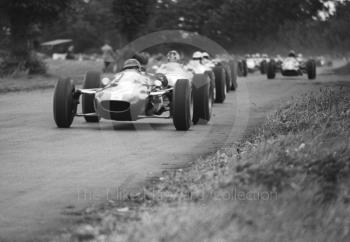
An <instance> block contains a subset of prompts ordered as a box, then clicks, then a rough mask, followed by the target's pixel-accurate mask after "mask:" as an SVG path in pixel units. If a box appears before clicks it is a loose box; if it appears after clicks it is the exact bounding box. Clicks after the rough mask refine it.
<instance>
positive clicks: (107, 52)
mask: <svg viewBox="0 0 350 242" xmlns="http://www.w3.org/2000/svg"><path fill="white" fill-rule="evenodd" d="M101 50H102V58H103V62H104V68H103V72H112V71H111V68H112V69H113V63H114V62H115V53H114V51H113V48H112V47H111V46H110V45H109V41H105V44H104V45H103V46H102V47H101Z"/></svg>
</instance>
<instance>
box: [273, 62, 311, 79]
mask: <svg viewBox="0 0 350 242" xmlns="http://www.w3.org/2000/svg"><path fill="white" fill-rule="evenodd" d="M277 71H280V72H281V74H282V76H302V75H303V74H304V73H306V74H307V76H308V79H310V80H313V79H315V78H316V62H315V60H313V59H309V60H305V59H299V58H296V57H294V56H288V57H287V58H285V59H284V60H283V61H282V62H281V63H277V61H276V60H274V59H271V60H270V61H269V62H268V65H267V78H268V79H274V78H275V77H276V72H277Z"/></svg>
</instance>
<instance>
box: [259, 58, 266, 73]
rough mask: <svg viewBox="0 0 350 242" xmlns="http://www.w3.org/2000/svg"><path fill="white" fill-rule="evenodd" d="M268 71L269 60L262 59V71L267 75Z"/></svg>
mask: <svg viewBox="0 0 350 242" xmlns="http://www.w3.org/2000/svg"><path fill="white" fill-rule="evenodd" d="M266 72H267V61H266V60H263V61H261V63H260V73H261V74H262V75H265V74H266Z"/></svg>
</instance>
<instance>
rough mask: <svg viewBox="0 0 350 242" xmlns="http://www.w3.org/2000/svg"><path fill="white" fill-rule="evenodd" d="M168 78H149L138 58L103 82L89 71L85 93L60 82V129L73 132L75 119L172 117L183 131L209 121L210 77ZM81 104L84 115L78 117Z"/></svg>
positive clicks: (56, 106) (56, 112)
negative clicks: (200, 122) (142, 69)
mask: <svg viewBox="0 0 350 242" xmlns="http://www.w3.org/2000/svg"><path fill="white" fill-rule="evenodd" d="M167 74H168V73H158V74H155V75H154V76H151V75H148V74H147V73H144V72H142V71H141V65H140V63H139V62H138V61H137V60H135V59H131V60H128V61H126V62H125V64H124V67H123V71H121V72H120V73H117V74H115V75H114V76H113V77H112V78H107V77H105V78H102V79H101V75H100V73H98V72H88V73H87V74H86V76H85V80H84V84H83V87H82V88H81V89H79V88H76V87H75V85H74V83H73V81H72V80H71V79H69V78H63V79H59V81H58V83H57V84H56V87H55V91H54V98H53V114H54V120H55V122H56V125H57V126H58V127H59V128H69V127H70V126H71V124H72V122H73V119H74V117H76V116H82V117H84V118H85V120H86V121H87V122H93V123H96V122H99V121H100V119H101V118H103V119H107V120H114V121H136V120H138V119H141V118H147V117H156V118H172V120H173V124H174V126H175V128H176V129H177V130H184V131H186V130H188V129H189V128H190V127H191V124H192V122H193V123H195V124H196V123H197V122H198V121H199V119H203V120H205V121H207V122H208V121H209V120H210V117H211V108H212V100H211V98H212V94H211V93H210V81H209V77H207V76H206V75H192V74H191V73H189V72H182V70H179V69H177V71H176V70H175V71H174V72H173V73H172V75H168V76H167ZM170 76H171V80H168V78H169V77H170ZM80 103H81V106H82V112H81V113H78V112H77V110H78V108H77V107H78V105H79V104H80ZM165 112H169V115H168V116H167V117H164V115H162V114H163V113H165Z"/></svg>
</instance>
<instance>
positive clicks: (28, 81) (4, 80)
mask: <svg viewBox="0 0 350 242" xmlns="http://www.w3.org/2000/svg"><path fill="white" fill-rule="evenodd" d="M46 64H47V66H48V74H44V75H28V74H27V73H24V72H22V73H17V74H16V75H14V76H6V77H1V78H0V93H6V92H13V91H30V90H35V89H47V88H53V87H54V86H55V85H56V82H57V80H58V78H59V77H70V78H72V79H73V80H74V81H75V83H76V84H78V85H79V84H81V83H82V80H83V77H84V75H85V73H86V72H87V71H101V69H102V63H99V62H96V61H87V60H84V61H74V60H51V59H47V60H46Z"/></svg>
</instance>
